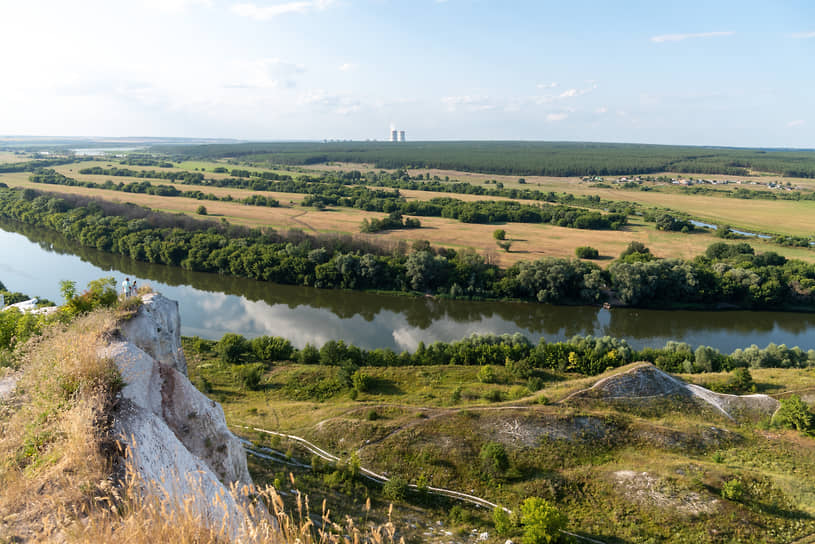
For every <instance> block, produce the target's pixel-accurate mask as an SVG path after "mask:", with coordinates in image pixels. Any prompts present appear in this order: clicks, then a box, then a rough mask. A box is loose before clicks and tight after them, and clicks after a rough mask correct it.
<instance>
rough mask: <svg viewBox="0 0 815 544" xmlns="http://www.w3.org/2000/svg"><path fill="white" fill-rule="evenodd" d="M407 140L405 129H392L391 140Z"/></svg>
mask: <svg viewBox="0 0 815 544" xmlns="http://www.w3.org/2000/svg"><path fill="white" fill-rule="evenodd" d="M404 141H405V131H404V130H396V129H392V130H391V142H394V143H395V142H404Z"/></svg>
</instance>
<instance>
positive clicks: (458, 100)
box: [441, 95, 496, 112]
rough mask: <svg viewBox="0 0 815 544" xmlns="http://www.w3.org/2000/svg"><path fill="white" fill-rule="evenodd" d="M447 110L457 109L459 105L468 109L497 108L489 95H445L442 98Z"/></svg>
mask: <svg viewBox="0 0 815 544" xmlns="http://www.w3.org/2000/svg"><path fill="white" fill-rule="evenodd" d="M441 102H442V104H444V105H445V106H447V111H456V110H457V109H458V108H459V107H461V108H462V109H464V110H466V111H472V112H475V111H488V110H493V109H495V107H496V106H495V104H494V103H493V102H492V101H491V100H490V98H489V97H488V96H470V95H464V96H445V97H443V98H442V99H441Z"/></svg>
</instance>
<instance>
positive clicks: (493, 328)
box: [393, 316, 539, 351]
mask: <svg viewBox="0 0 815 544" xmlns="http://www.w3.org/2000/svg"><path fill="white" fill-rule="evenodd" d="M516 332H519V333H521V334H523V335H524V336H526V337H527V338H529V340H530V341H532V342H535V343H536V342H537V341H538V338H539V336H538V335H535V334H534V333H532V332H531V331H529V330H527V329H523V328H519V327H518V326H517V325H515V324H514V323H512V322H510V321H506V320H504V319H502V318H500V317H495V316H493V317H489V318H486V319H480V320H478V321H472V322H469V323H462V322H459V321H453V320H451V319H440V320H436V321H434V322H433V324H432V325H431V326H430V327H429V328H427V329H419V328H417V327H410V326H403V327H395V328H394V330H393V339H394V341H395V342H396V345H397V346H398V349H399V350H407V351H414V350H415V349H416V348H417V347H418V345H419V342H424V343H425V344H426V345H429V344H432V343H433V342H450V341H453V340H461V339H462V338H466V337H468V336H470V335H472V334H498V335H500V334H514V333H516Z"/></svg>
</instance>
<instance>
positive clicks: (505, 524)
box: [492, 506, 515, 536]
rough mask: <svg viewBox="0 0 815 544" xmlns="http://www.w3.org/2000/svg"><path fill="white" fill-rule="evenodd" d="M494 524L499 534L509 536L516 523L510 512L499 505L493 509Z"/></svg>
mask: <svg viewBox="0 0 815 544" xmlns="http://www.w3.org/2000/svg"><path fill="white" fill-rule="evenodd" d="M492 524H493V526H494V527H495V532H496V533H498V535H499V536H508V535H510V534H512V530H513V529H514V528H515V524H514V523H512V519H511V518H510V517H509V514H507V513H506V511H504V509H503V508H501V507H500V506H497V507H496V508H495V510H493V511H492Z"/></svg>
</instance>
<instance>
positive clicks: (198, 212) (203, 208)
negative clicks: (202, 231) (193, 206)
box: [195, 206, 207, 215]
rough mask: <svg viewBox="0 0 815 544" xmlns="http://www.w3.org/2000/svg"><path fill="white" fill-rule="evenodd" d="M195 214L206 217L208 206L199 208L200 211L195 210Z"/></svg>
mask: <svg viewBox="0 0 815 544" xmlns="http://www.w3.org/2000/svg"><path fill="white" fill-rule="evenodd" d="M195 213H197V214H198V215H206V214H207V208H206V206H198V209H197V210H195Z"/></svg>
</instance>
